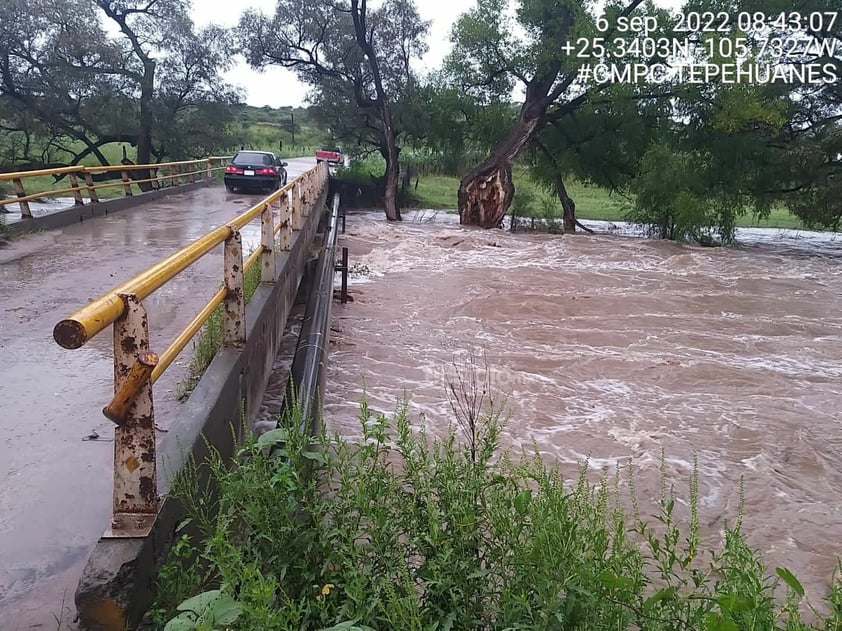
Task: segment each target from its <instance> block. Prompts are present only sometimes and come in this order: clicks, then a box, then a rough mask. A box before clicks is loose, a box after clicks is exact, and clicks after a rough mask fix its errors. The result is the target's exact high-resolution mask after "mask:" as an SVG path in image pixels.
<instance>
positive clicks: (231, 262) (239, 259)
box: [222, 228, 246, 346]
mask: <svg viewBox="0 0 842 631" xmlns="http://www.w3.org/2000/svg"><path fill="white" fill-rule="evenodd" d="M223 258H224V265H225V290H226V294H225V303H224V304H225V322H224V329H223V335H222V343H223V345H224V346H238V345H240V344H243V343H245V341H246V295H245V287H244V285H245V284H244V282H243V239H242V236H240V231H239V230H236V229H234V228H231V236H229V237H228V238H227V239H225V253H224V256H223Z"/></svg>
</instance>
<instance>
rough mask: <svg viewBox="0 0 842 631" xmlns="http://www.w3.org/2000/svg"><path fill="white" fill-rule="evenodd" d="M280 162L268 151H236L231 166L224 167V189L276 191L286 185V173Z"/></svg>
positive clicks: (231, 190)
mask: <svg viewBox="0 0 842 631" xmlns="http://www.w3.org/2000/svg"><path fill="white" fill-rule="evenodd" d="M285 166H287V163H286V162H281V160H280V159H279V158H276V157H275V154H274V153H271V152H269V151H245V150H244V151H238V152H237V155H235V156H234V159H233V160H231V164H229V165H228V166H226V167H225V177H224V180H225V188H226V189H227V190H228V191H230V192H233V191H234V189H237V188H240V189H247V188H248V189H257V188H259V189H268V190H271V191H274V190H277V189H279V188H280V187H282V186H284V185H285V184H286V183H287V172H286V169H284V167H285Z"/></svg>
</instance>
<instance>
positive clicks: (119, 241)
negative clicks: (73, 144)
mask: <svg viewBox="0 0 842 631" xmlns="http://www.w3.org/2000/svg"><path fill="white" fill-rule="evenodd" d="M313 163H314V161H313V160H311V159H304V158H302V159H293V160H290V161H289V167H288V172H289V177H290V179H292V178H294V177H296V176H298V175H299V174H301V173H303V172H304V171H306V170H307V169H309V168H311V167H312V166H313ZM261 197H262V195H257V194H256V195H243V194H230V193H226V191H225V189H224V188H223V187H222V186H221V185H218V186H212V187H208V188H203V189H200V190H198V191H195V192H193V193H189V194H184V195H177V196H173V197H169V198H166V199H164V200H160V201H157V202H155V203H152V204H147V205H143V206H139V207H136V208H133V209H129V210H126V211H123V212H120V213H117V214H113V215H109V216H108V217H104V218H98V219H94V220H89V221H85V222H84V223H80V224H75V225H73V226H70V227H67V228H63V229H59V230H54V231H50V232H45V233H38V234H34V235H30V236H27V237H23V238H20V239H17V240H15V241H14V242H12V243H11V245H9V246H7V247H5V248H3V249H0V279H2V280H0V354H2V357H3V359H4V361H3V362H0V435H2V438H0V627H2V628H3V629H4V630H7V631H17V630H18V629H19V630H24V629H56V628H57V622H56V620H57V619H58V620H61V625H60V626H59V627H58V628H59V629H73V628H75V627H74V626H72V619H73V617H74V615H75V607H74V605H73V593H74V590H75V587H76V583H77V581H78V579H79V576H80V574H81V570H82V567H83V565H84V563H85V561H86V559H87V556H88V554H89V552H90V550H91V549H92V547H93V546H94V544H95V543H96V541H97V539H98V538H99V537H100V535H101V534H102V532H103V531H104V529H105V527H106V526H107V525H108V520H109V518H110V514H111V484H112V459H113V451H112V450H113V443H112V439H113V424H112V423H111V422H110V421H108V420H107V419H106V418H105V417H104V416H103V415H102V412H101V409H102V407H103V405H105V403H107V402H108V400H109V399H110V397H111V394H112V388H113V382H112V375H113V373H112V371H113V366H112V361H113V360H112V352H111V335H110V332H103V333H102V334H101V335H100V336H98V337H96V338H94V339H93V340H92V341H91V342H90V343H89V344H87V345H86V346H84V347H83V348H80V349H78V350H75V351H67V350H64V349H62V348H60V347H59V346H58V345H57V344H56V343H55V341H54V340H53V337H52V330H53V327H54V326H55V324H56V322H58V320H59V319H61V318H62V317H65V316H67V315H69V314H70V313H71V312H73V311H75V310H76V309H77V308H79V307H80V306H82V305H84V304H85V303H86V302H88V301H89V300H91V299H93V298H95V297H97V296H99V295H100V294H102V293H103V292H104V291H106V290H108V289H110V288H111V287H113V286H115V285H116V284H118V283H119V282H122V281H124V280H126V279H128V278H130V277H131V276H133V275H134V274H136V273H138V272H140V271H142V270H144V269H145V268H147V267H149V266H150V265H151V264H153V263H155V262H156V261H158V260H160V259H161V258H163V257H165V256H167V255H169V254H171V253H172V252H173V251H174V250H176V249H178V248H179V247H181V246H183V245H185V244H187V243H188V242H190V241H192V240H194V239H196V238H198V237H200V236H202V235H203V234H205V233H206V232H208V231H209V230H210V229H211V228H214V227H216V226H218V225H221V224H224V223H225V222H226V221H227V220H229V219H230V218H231V217H233V216H234V215H236V214H237V213H238V212H242V211H244V210H246V209H247V208H249V207H250V206H251V205H253V204H254V203H256V202H257V201H258V200H259V199H260V198H261ZM259 244H260V235H259V223H258V224H255V225H253V226H248V227H247V228H246V229H245V230H243V245H244V249H245V251H246V252H248V251H249V250H250V249H252V248H254V247H257V246H258V245H259ZM217 254H218V255H217ZM221 279H222V252H221V246H220V249H219V252H218V253H214V255H212V256H207V257H205V258H203V259H201V260H200V261H199V262H197V263H196V264H195V265H194V266H192V267H190V268H188V269H187V270H185V271H184V272H183V273H182V274H181V275H180V276H178V277H177V278H176V279H175V280H174V281H173V282H172V283H170V284H168V285H167V286H165V287H163V288H162V289H161V290H160V291H159V292H157V293H156V294H153V295H152V296H150V297H149V298H148V299H147V300H145V301H144V303H145V305H146V307H147V309H148V311H149V321H150V336H151V342H152V349H153V350H155V351H158V352H160V351H161V350H163V348H164V347H165V346H166V345H167V344H168V343H169V341H171V340H172V338H173V337H174V336H175V334H176V333H178V332H179V331H180V330H181V329H182V328H183V326H184V325H185V324H186V323H187V322H188V321H189V320H190V319H191V318H192V317H193V316H194V315H195V314H196V313H197V312H198V311H199V309H200V308H201V307H202V306H203V305H204V303H205V302H206V301H207V300H208V299H209V298H210V296H211V295H212V294H213V292H214V290H215V289H216V288H217V287H218V285H219V283H220V282H221ZM190 355H191V346H190V345H188V347H187V349H185V351H184V353H183V354H182V357H181V358H179V360H177V361H176V364H174V365H173V366H172V367H171V368H170V370H168V371H167V372H166V373H164V375H163V376H162V377H161V379H160V380H159V381H158V382H157V384H156V386H155V409H156V420H157V423H158V426H159V428H160V429H161V430H162V431H165V430H166V429H167V427H168V426H169V424H170V423H171V422H172V421H173V419H174V418H175V417H176V415H177V413H178V409H179V405H180V403H179V402H178V400H177V394H178V391H179V383H180V382H181V381H182V380H183V378H184V377H185V375H186V364H187V363H188V362H189V359H190ZM93 435H96V436H98V437H97V438H95V439H89V437H92V436H93ZM159 437H160V436H159Z"/></svg>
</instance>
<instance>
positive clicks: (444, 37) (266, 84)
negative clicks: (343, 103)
mask: <svg viewBox="0 0 842 631" xmlns="http://www.w3.org/2000/svg"><path fill="white" fill-rule="evenodd" d="M474 2H475V0H416V3H417V6H418V11H419V13H420V14H421V17H422V18H423V19H425V20H430V21H431V22H432V23H431V25H430V34H429V37H428V40H427V42H428V44H429V49H430V50H429V52H428V53H427V55H426V56H425V57H424V59H423V63H422V69H423V70H432V69H434V68H436V67H438V66H439V65H440V64H441V62H442V60H443V59H444V58H445V56H446V55H447V53H448V52H449V51H450V27H451V26H452V25H453V23H454V22H455V21H456V19H457V18H458V17H459V15H461V14H462V13H464V12H465V11H467V10H468V9H469V8H471V7H472V6H473V5H474ZM655 4H657V5H659V6H665V7H671V8H676V7H678V6H680V0H655ZM249 8H255V9H259V10H261V11H263V12H264V13H267V14H270V15H271V14H272V13H274V11H275V0H244V1H243V2H239V3H231V2H230V1H228V0H195V2H194V3H193V10H192V14H193V20H194V21H195V23H196V25H197V26H204V25H206V24H210V23H215V24H219V25H222V26H234V25H235V24H237V22H238V21H239V19H240V14H241V13H242V12H243V11H245V10H246V9H249ZM224 77H225V79H227V80H228V81H230V82H231V83H233V84H234V85H237V86H239V87H240V88H242V90H243V94H244V99H245V102H246V103H248V104H249V105H255V106H257V107H262V106H264V105H269V106H271V107H282V106H286V105H303V104H304V97H305V95H306V94H307V87H306V86H305V85H303V84H301V83H300V82H299V81H298V80H297V79H296V78H295V75H294V74H293V73H292V72H289V71H288V70H285V69H283V68H271V67H270V68H268V69H267V70H265V71H263V72H258V71H256V70H252V69H251V68H249V66H248V65H247V64H246V63H245V61H243V59H242V57H240V58H238V59H237V62H236V65H235V66H234V67H233V68H232V69H231V70H229V71H228V72H227V73H226V74H225V75H224Z"/></svg>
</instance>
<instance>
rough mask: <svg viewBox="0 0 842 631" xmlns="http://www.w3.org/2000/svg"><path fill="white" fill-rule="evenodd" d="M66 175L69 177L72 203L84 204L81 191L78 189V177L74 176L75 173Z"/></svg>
mask: <svg viewBox="0 0 842 631" xmlns="http://www.w3.org/2000/svg"><path fill="white" fill-rule="evenodd" d="M68 176H69V177H70V186H71V187H72V188H73V205H74V206H82V205H84V203H85V202H84V201H83V200H82V191H81V190H80V189H79V179H78V178H77V177H76V174H75V173H68Z"/></svg>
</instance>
